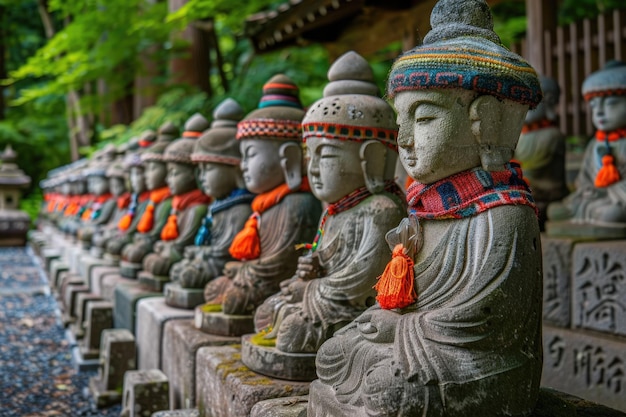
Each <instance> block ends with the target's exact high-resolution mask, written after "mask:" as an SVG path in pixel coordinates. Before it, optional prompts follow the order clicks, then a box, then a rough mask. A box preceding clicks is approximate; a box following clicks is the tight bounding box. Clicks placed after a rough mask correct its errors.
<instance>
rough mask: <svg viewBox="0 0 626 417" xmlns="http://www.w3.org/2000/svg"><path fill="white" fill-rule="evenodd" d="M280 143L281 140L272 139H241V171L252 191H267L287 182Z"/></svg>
mask: <svg viewBox="0 0 626 417" xmlns="http://www.w3.org/2000/svg"><path fill="white" fill-rule="evenodd" d="M280 145H281V143H280V142H278V141H272V140H261V139H244V140H242V141H241V145H240V146H241V155H242V159H241V171H242V172H243V180H244V181H245V183H246V188H247V189H248V190H249V191H250V192H253V193H255V194H260V193H265V192H267V191H270V190H272V189H274V188H276V187H278V186H279V185H281V184H283V183H284V182H285V174H284V172H283V169H282V167H281V165H280V155H279V152H278V150H279V149H280Z"/></svg>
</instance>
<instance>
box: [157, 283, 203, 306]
mask: <svg viewBox="0 0 626 417" xmlns="http://www.w3.org/2000/svg"><path fill="white" fill-rule="evenodd" d="M163 292H164V294H165V302H166V303H167V304H168V305H170V306H172V307H178V308H185V309H188V310H193V309H194V308H195V307H197V306H199V305H200V304H203V303H204V289H203V288H183V287H181V286H180V283H178V282H169V283H167V284H165V289H164V291H163Z"/></svg>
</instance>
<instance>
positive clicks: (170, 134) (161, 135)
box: [157, 121, 178, 142]
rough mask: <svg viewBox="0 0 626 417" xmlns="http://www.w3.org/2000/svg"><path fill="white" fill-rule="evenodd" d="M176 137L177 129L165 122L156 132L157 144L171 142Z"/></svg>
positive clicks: (172, 124)
mask: <svg viewBox="0 0 626 417" xmlns="http://www.w3.org/2000/svg"><path fill="white" fill-rule="evenodd" d="M177 137H178V128H177V127H176V126H175V125H174V123H172V122H169V121H168V122H165V123H163V124H162V125H161V126H160V127H159V131H158V132H157V141H158V142H164V141H165V142H171V141H173V140H174V139H176V138H177Z"/></svg>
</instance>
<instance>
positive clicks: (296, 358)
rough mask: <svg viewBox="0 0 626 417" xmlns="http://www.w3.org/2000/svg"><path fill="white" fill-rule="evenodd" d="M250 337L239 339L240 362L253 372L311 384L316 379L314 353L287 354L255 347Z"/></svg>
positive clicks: (269, 348)
mask: <svg viewBox="0 0 626 417" xmlns="http://www.w3.org/2000/svg"><path fill="white" fill-rule="evenodd" d="M252 336H253V335H251V334H248V335H245V336H242V338H241V361H242V362H243V363H244V364H245V365H246V366H247V367H248V368H250V369H252V370H253V371H254V372H258V373H260V374H263V375H267V376H270V377H272V378H280V379H287V380H289V381H306V382H311V381H313V380H314V379H316V378H317V374H316V372H315V356H316V354H315V353H288V352H282V351H280V350H278V349H276V348H274V347H267V346H259V345H255V344H254V343H252V342H251V341H250V338H251V337H252Z"/></svg>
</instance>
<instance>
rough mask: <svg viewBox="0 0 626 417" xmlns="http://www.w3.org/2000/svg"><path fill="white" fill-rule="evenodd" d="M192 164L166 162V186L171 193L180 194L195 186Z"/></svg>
mask: <svg viewBox="0 0 626 417" xmlns="http://www.w3.org/2000/svg"><path fill="white" fill-rule="evenodd" d="M194 168H195V167H194V166H193V165H188V164H179V163H176V162H168V163H167V178H166V181H167V186H168V187H170V192H171V193H172V194H173V195H180V194H184V193H186V192H189V191H191V190H193V189H195V188H196V177H195V176H194V172H193V171H194Z"/></svg>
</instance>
